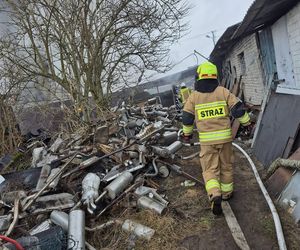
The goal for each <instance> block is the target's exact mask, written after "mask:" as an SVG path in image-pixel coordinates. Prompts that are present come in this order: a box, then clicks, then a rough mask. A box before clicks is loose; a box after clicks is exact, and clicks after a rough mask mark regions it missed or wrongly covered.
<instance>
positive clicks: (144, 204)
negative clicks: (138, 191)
mask: <svg viewBox="0 0 300 250" xmlns="http://www.w3.org/2000/svg"><path fill="white" fill-rule="evenodd" d="M137 205H138V207H139V208H145V209H150V210H152V211H154V212H156V213H158V214H162V213H163V211H164V210H165V208H166V206H164V205H162V204H161V203H159V202H156V201H155V200H153V199H151V198H149V197H147V196H142V197H140V198H139V199H138V201H137Z"/></svg>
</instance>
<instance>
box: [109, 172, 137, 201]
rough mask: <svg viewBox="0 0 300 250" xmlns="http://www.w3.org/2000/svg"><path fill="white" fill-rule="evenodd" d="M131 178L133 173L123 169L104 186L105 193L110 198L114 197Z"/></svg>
mask: <svg viewBox="0 0 300 250" xmlns="http://www.w3.org/2000/svg"><path fill="white" fill-rule="evenodd" d="M132 180H133V175H132V174H131V173H130V172H128V171H125V172H123V173H122V174H121V175H120V176H119V177H118V178H116V179H114V180H113V181H112V182H111V183H110V184H109V185H108V186H107V187H105V188H104V190H105V191H107V195H108V196H109V198H111V199H112V200H113V199H115V198H116V197H117V196H118V194H120V193H121V192H122V191H123V190H124V189H125V188H126V187H127V186H128V185H129V184H130V182H132Z"/></svg>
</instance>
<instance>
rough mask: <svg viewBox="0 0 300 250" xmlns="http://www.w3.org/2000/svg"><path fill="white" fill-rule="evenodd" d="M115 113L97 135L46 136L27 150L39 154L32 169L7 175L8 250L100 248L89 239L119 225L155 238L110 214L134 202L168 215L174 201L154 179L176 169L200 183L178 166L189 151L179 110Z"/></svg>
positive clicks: (4, 216)
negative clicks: (183, 151) (185, 148)
mask: <svg viewBox="0 0 300 250" xmlns="http://www.w3.org/2000/svg"><path fill="white" fill-rule="evenodd" d="M114 111H115V113H114V114H115V115H113V116H112V117H111V118H110V119H109V120H106V122H105V124H101V125H97V126H94V127H93V128H92V129H91V128H89V129H86V130H82V131H78V132H77V133H74V134H72V135H69V136H68V135H64V134H62V135H59V136H57V137H56V138H53V137H52V138H51V139H49V137H47V136H39V137H35V138H33V139H32V138H31V139H30V140H28V141H27V142H26V144H25V145H23V148H24V151H25V152H30V153H31V154H32V158H31V167H30V168H29V169H26V170H23V171H18V172H12V173H7V174H3V175H2V176H0V177H1V180H0V183H1V184H0V191H1V200H0V208H1V210H0V212H1V214H0V215H1V216H0V230H1V233H0V234H1V236H0V237H1V238H2V242H0V246H1V244H3V245H2V247H3V248H4V249H85V248H87V249H95V248H94V247H93V246H91V245H90V244H89V243H88V242H86V240H85V233H86V232H93V231H97V230H109V227H110V226H111V225H120V227H121V228H122V230H124V231H128V232H131V233H132V234H133V235H135V236H136V237H141V238H144V239H148V240H149V239H150V238H151V237H152V236H153V234H154V233H155V231H154V230H153V229H151V228H149V227H147V226H146V225H142V224H140V223H139V222H138V221H132V220H124V221H122V220H120V219H113V220H107V219H106V218H107V216H106V215H107V213H109V212H110V211H111V210H112V209H113V208H114V207H115V206H116V205H117V204H118V203H120V202H121V201H124V200H126V202H127V203H128V206H134V207H136V208H138V209H149V210H152V211H154V212H155V213H157V214H159V215H162V214H163V213H164V211H165V210H166V208H167V206H168V204H169V202H168V199H167V197H166V196H165V195H164V194H162V193H158V192H157V188H158V186H157V184H156V182H155V181H154V178H167V177H168V176H169V174H170V171H175V172H176V173H178V174H182V175H185V176H186V178H189V179H192V180H193V181H194V182H200V181H199V180H197V179H195V178H193V177H192V176H189V175H188V174H187V173H185V172H184V171H182V169H181V167H180V166H178V165H175V164H174V162H176V161H175V160H176V159H177V158H180V156H178V155H176V152H177V151H178V150H179V149H181V147H182V146H184V144H183V143H182V142H181V141H180V140H179V139H178V134H179V133H180V132H179V130H178V126H176V125H177V123H178V121H179V120H180V117H181V115H180V113H179V112H178V110H177V109H176V107H175V106H172V107H169V108H166V107H162V106H161V105H160V104H159V103H158V102H157V99H156V98H154V99H151V100H148V102H147V103H146V104H145V105H144V106H143V107H139V106H131V107H127V106H126V105H125V104H124V103H123V104H122V106H121V107H119V108H117V109H116V110H114ZM196 155H197V154H193V155H191V156H189V157H186V158H192V157H195V156H196ZM181 159H182V157H181ZM200 183H201V182H200ZM125 198H126V199H125ZM41 218H42V220H43V221H42V222H41V223H40V221H41ZM38 221H39V223H38ZM8 236H10V237H8ZM12 238H14V239H17V240H16V241H15V240H13V239H12Z"/></svg>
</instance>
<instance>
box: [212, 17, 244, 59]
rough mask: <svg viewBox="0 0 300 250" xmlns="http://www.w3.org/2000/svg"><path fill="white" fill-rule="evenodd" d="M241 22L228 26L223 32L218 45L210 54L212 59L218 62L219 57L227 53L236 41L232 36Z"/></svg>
mask: <svg viewBox="0 0 300 250" xmlns="http://www.w3.org/2000/svg"><path fill="white" fill-rule="evenodd" d="M240 24H241V23H237V24H235V25H232V26H230V27H228V28H227V29H226V31H225V32H224V33H223V35H222V36H221V37H220V39H219V40H218V42H217V44H216V46H215V47H214V49H213V51H212V52H211V54H210V60H211V61H212V62H214V63H216V64H217V61H218V59H219V58H221V57H223V56H225V55H226V53H227V51H228V50H229V49H230V48H231V45H233V43H234V40H233V39H232V36H233V34H234V32H235V31H236V29H237V28H238V27H239V25H240Z"/></svg>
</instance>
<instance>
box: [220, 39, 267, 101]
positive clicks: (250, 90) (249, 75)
mask: <svg viewBox="0 0 300 250" xmlns="http://www.w3.org/2000/svg"><path fill="white" fill-rule="evenodd" d="M241 53H244V62H245V65H244V66H245V67H244V73H243V72H242V71H243V68H242V67H243V66H242V63H241ZM228 61H230V65H231V72H232V77H233V78H236V79H237V81H238V80H239V78H240V75H243V77H242V83H243V84H244V97H245V102H246V103H249V104H252V105H260V104H261V102H262V99H263V95H264V82H263V77H262V70H261V62H260V59H259V51H258V46H257V42H256V35H255V34H252V35H249V36H247V37H245V38H244V39H242V40H241V41H239V42H238V43H237V44H236V45H235V46H234V47H233V48H232V50H231V52H230V53H229V54H228V56H227V58H226V59H225V60H224V65H223V68H224V66H225V64H226V63H227V64H228ZM234 68H235V69H236V73H235V70H234ZM232 82H233V81H232Z"/></svg>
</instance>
